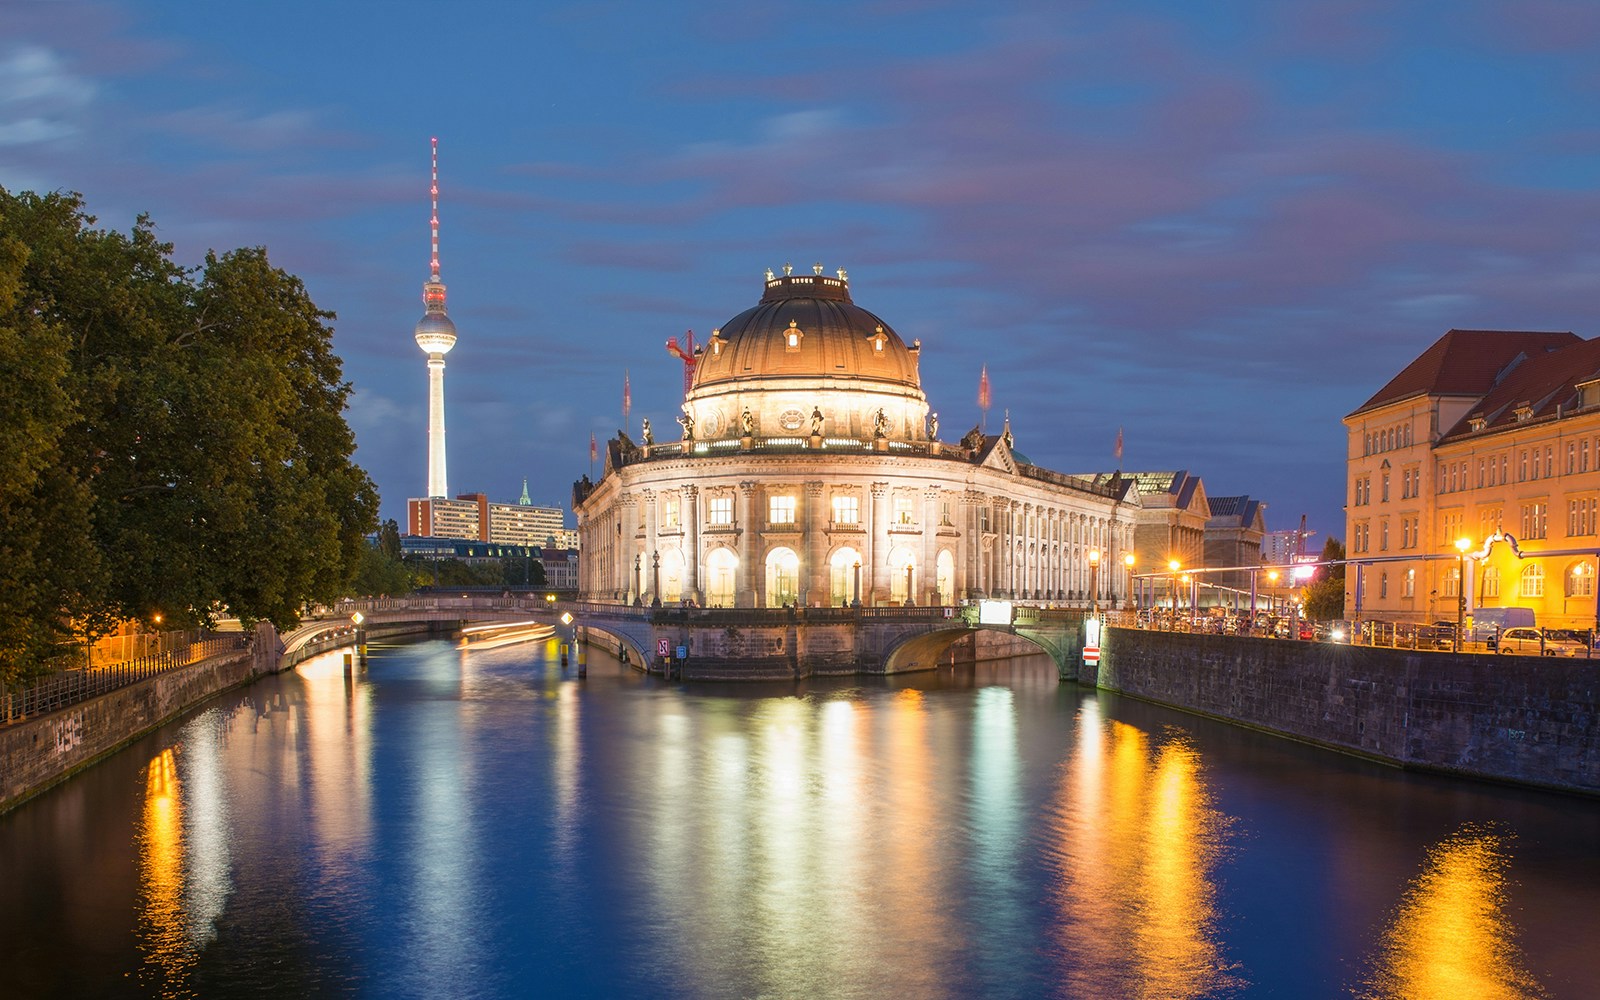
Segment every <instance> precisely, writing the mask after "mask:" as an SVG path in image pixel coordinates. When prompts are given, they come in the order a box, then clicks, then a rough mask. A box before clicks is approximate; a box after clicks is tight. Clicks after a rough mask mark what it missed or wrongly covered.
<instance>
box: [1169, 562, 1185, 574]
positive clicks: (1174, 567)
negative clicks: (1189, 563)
mask: <svg viewBox="0 0 1600 1000" xmlns="http://www.w3.org/2000/svg"><path fill="white" fill-rule="evenodd" d="M1182 565H1183V563H1181V562H1179V561H1178V560H1176V559H1169V560H1167V569H1170V570H1172V571H1173V572H1174V573H1176V572H1177V571H1178V569H1179V567H1181V566H1182Z"/></svg>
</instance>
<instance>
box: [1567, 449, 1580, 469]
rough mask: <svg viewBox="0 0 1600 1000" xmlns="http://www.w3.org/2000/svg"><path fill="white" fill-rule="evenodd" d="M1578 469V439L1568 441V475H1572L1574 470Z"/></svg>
mask: <svg viewBox="0 0 1600 1000" xmlns="http://www.w3.org/2000/svg"><path fill="white" fill-rule="evenodd" d="M1577 471H1578V443H1577V442H1576V441H1568V442H1567V475H1569V476H1570V475H1572V474H1573V473H1574V472H1577Z"/></svg>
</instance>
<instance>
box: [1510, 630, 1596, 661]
mask: <svg viewBox="0 0 1600 1000" xmlns="http://www.w3.org/2000/svg"><path fill="white" fill-rule="evenodd" d="M1495 648H1496V651H1497V652H1501V653H1513V654H1516V655H1518V656H1587V655H1589V654H1590V647H1589V644H1588V642H1587V641H1584V640H1579V639H1575V638H1573V637H1572V636H1571V635H1570V634H1568V633H1563V632H1557V631H1555V630H1554V629H1538V628H1528V627H1526V626H1518V627H1516V628H1508V629H1503V630H1502V631H1501V632H1500V637H1499V641H1498V642H1496V644H1495Z"/></svg>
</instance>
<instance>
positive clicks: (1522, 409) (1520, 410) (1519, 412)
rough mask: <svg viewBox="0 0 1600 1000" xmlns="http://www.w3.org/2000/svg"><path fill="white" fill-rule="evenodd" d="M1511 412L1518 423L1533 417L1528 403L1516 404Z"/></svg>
mask: <svg viewBox="0 0 1600 1000" xmlns="http://www.w3.org/2000/svg"><path fill="white" fill-rule="evenodd" d="M1511 412H1512V413H1513V414H1514V415H1515V416H1516V418H1517V423H1519V424H1521V423H1526V422H1527V421H1529V420H1532V419H1533V407H1532V406H1531V405H1530V404H1528V403H1522V404H1520V405H1518V406H1517V408H1516V409H1515V410H1512V411H1511Z"/></svg>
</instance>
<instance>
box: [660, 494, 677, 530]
mask: <svg viewBox="0 0 1600 1000" xmlns="http://www.w3.org/2000/svg"><path fill="white" fill-rule="evenodd" d="M661 526H662V527H663V528H676V527H677V526H678V498H677V497H674V496H669V497H667V498H666V500H665V501H663V502H662V504H661Z"/></svg>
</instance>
